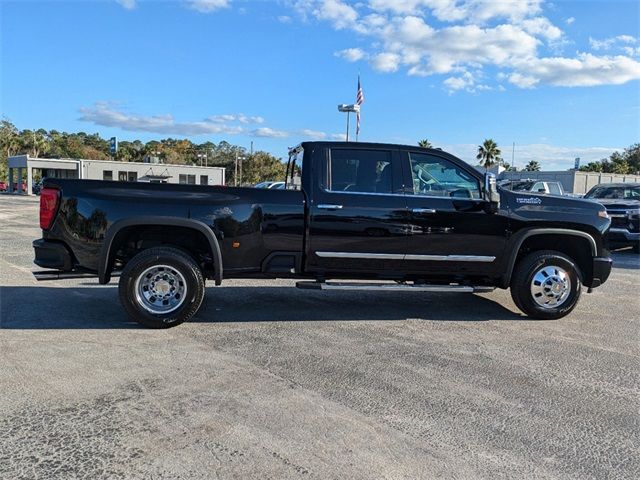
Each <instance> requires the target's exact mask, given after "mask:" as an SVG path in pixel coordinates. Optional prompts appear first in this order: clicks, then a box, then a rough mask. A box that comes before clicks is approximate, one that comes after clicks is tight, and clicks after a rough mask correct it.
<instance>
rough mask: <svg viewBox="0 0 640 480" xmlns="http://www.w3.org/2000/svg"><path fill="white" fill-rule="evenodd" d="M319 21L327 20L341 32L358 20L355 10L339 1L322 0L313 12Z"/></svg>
mask: <svg viewBox="0 0 640 480" xmlns="http://www.w3.org/2000/svg"><path fill="white" fill-rule="evenodd" d="M313 13H314V15H315V16H316V17H317V18H319V19H320V20H327V21H329V22H331V23H332V24H333V26H334V27H335V28H336V29H338V30H341V29H343V28H347V27H350V26H352V25H353V24H354V23H355V21H356V20H357V18H358V12H356V10H355V8H353V7H351V6H350V5H347V4H346V3H344V2H342V1H341V0H322V1H321V2H320V3H319V4H318V5H317V6H316V8H315V10H314V11H313Z"/></svg>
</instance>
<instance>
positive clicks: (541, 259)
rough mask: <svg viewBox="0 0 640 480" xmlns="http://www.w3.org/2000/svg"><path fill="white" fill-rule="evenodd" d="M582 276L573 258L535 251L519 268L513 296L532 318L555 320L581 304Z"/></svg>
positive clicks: (515, 273)
mask: <svg viewBox="0 0 640 480" xmlns="http://www.w3.org/2000/svg"><path fill="white" fill-rule="evenodd" d="M581 289H582V275H581V273H580V270H579V269H578V267H577V266H576V265H575V263H574V262H573V260H571V258H569V257H567V256H566V255H564V254H563V253H560V252H556V251H554V250H543V251H538V252H533V253H530V254H529V255H527V256H526V257H524V258H523V259H522V260H520V262H518V264H517V265H516V267H515V271H514V273H513V276H512V277H511V298H513V301H514V302H515V304H516V306H517V307H518V308H519V309H520V310H522V311H523V312H524V313H526V314H527V315H528V316H529V317H531V318H535V319H539V320H554V319H557V318H562V317H564V316H565V315H568V314H569V313H570V312H571V311H572V310H573V309H574V308H575V306H576V304H577V303H578V299H579V298H580V292H581Z"/></svg>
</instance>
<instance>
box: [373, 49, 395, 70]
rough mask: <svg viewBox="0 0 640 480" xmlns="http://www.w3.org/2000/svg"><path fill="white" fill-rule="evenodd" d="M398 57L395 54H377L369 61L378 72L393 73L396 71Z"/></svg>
mask: <svg viewBox="0 0 640 480" xmlns="http://www.w3.org/2000/svg"><path fill="white" fill-rule="evenodd" d="M399 63H400V56H399V55H397V54H395V53H390V52H383V53H379V54H378V55H376V56H375V57H373V59H372V60H371V65H372V66H373V68H375V69H376V70H377V71H379V72H395V71H396V70H398V64H399Z"/></svg>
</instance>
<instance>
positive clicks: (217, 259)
mask: <svg viewBox="0 0 640 480" xmlns="http://www.w3.org/2000/svg"><path fill="white" fill-rule="evenodd" d="M143 225H163V226H176V227H185V228H191V229H193V230H197V231H198V232H200V233H202V234H203V235H204V237H205V238H206V239H207V241H208V242H209V250H210V252H211V256H212V257H213V260H214V281H215V284H216V285H220V284H221V283H222V253H221V250H220V244H219V243H218V239H217V238H216V236H215V235H214V233H213V231H212V230H211V228H209V227H208V226H207V225H206V224H205V223H203V222H201V221H199V220H193V219H190V218H180V217H156V216H152V217H146V216H145V217H131V218H124V219H122V220H118V221H117V222H115V223H113V224H112V225H111V226H110V227H109V229H108V230H107V234H106V235H105V237H104V242H103V243H102V248H101V249H100V258H99V260H98V262H99V263H98V282H99V283H101V284H105V283H109V280H111V266H110V265H111V262H112V260H113V254H114V252H112V251H111V250H112V246H113V241H114V239H115V238H116V235H117V234H118V233H119V232H120V231H121V230H122V229H123V228H127V227H132V226H143Z"/></svg>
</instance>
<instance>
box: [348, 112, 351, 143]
mask: <svg viewBox="0 0 640 480" xmlns="http://www.w3.org/2000/svg"><path fill="white" fill-rule="evenodd" d="M350 115H351V112H347V142H348V141H349V116H350Z"/></svg>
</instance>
